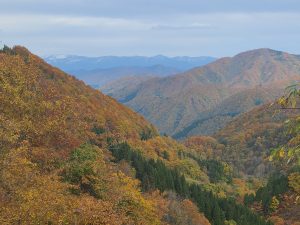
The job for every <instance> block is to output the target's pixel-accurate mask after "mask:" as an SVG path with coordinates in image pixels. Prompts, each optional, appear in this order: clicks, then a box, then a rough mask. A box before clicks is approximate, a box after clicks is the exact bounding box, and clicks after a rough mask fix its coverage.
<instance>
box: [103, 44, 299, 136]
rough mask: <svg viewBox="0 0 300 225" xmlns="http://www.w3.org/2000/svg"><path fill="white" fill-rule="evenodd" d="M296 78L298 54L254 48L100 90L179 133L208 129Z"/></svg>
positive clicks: (273, 94)
mask: <svg viewBox="0 0 300 225" xmlns="http://www.w3.org/2000/svg"><path fill="white" fill-rule="evenodd" d="M299 79H300V57H299V56H297V55H292V54H288V53H285V52H280V51H275V50H271V49H257V50H252V51H248V52H244V53H241V54H238V55H236V56H234V57H226V58H221V59H219V60H217V61H215V62H212V63H210V64H208V65H205V66H202V67H199V68H195V69H192V70H190V71H187V72H184V73H182V74H178V75H174V76H170V77H164V78H155V79H150V80H146V81H143V82H140V83H139V84H138V85H136V86H135V87H132V85H129V86H127V85H126V83H125V84H124V86H121V84H120V85H119V86H118V88H116V89H114V87H113V86H109V87H108V86H106V88H105V89H103V91H104V93H106V94H108V95H110V96H112V97H115V98H116V99H118V100H119V101H121V102H122V103H124V104H126V105H128V106H129V107H131V108H133V109H134V110H135V111H136V112H139V113H141V114H142V115H144V116H145V117H146V118H147V119H149V120H150V121H151V122H152V123H154V124H155V125H156V126H157V127H158V128H159V131H160V132H161V133H166V134H168V135H172V136H174V137H175V138H184V137H186V136H191V135H196V134H213V133H214V132H216V131H217V130H218V129H220V128H222V127H224V126H225V125H226V124H227V123H228V122H229V121H231V120H232V119H233V118H234V117H235V116H237V115H239V114H240V113H243V112H246V111H248V110H250V109H252V108H253V107H255V106H258V105H261V104H264V103H267V102H270V101H272V100H274V99H275V98H277V97H278V96H280V95H281V94H282V92H283V89H284V88H285V87H286V86H288V85H290V84H292V83H293V82H295V81H298V80H299ZM127 87H128V88H127Z"/></svg>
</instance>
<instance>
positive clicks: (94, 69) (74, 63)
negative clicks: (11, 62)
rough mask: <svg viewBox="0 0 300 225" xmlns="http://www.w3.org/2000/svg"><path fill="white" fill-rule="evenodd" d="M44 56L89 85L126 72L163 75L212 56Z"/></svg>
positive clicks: (142, 75)
mask: <svg viewBox="0 0 300 225" xmlns="http://www.w3.org/2000/svg"><path fill="white" fill-rule="evenodd" d="M45 60H46V61H47V62H48V63H49V64H51V65H53V66H56V67H58V68H60V69H62V70H64V71H66V72H68V73H70V74H73V75H75V76H76V77H77V78H78V79H80V80H83V81H84V82H85V83H87V84H89V85H92V86H93V87H97V88H99V87H102V86H103V85H105V84H107V83H109V82H112V81H114V80H117V79H119V78H124V77H127V76H139V77H144V76H157V77H163V76H166V75H173V74H176V73H180V72H183V71H185V70H188V69H191V68H193V67H196V66H202V65H205V64H207V63H210V62H212V61H214V60H215V58H213V57H207V56H202V57H184V56H183V57H167V56H162V55H158V56H153V57H145V56H102V57H84V56H74V55H66V56H63V55H61V56H49V57H46V58H45Z"/></svg>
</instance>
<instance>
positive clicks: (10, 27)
mask: <svg viewBox="0 0 300 225" xmlns="http://www.w3.org/2000/svg"><path fill="white" fill-rule="evenodd" d="M0 41H2V42H1V43H2V44H3V43H5V44H8V45H10V46H11V45H17V44H18V45H24V46H25V47H27V48H29V49H30V50H31V51H33V52H34V53H36V54H39V55H42V56H46V55H52V54H75V55H88V56H102V55H147V56H151V55H157V54H163V55H168V56H182V55H188V56H203V55H210V56H217V57H221V56H231V55H234V54H236V53H238V52H241V51H245V50H250V49H254V48H265V47H268V48H272V49H277V50H283V51H287V52H291V53H296V54H300V1H299V0H147V1H146V0H0Z"/></svg>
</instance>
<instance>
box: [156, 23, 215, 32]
mask: <svg viewBox="0 0 300 225" xmlns="http://www.w3.org/2000/svg"><path fill="white" fill-rule="evenodd" d="M212 27H213V26H212V25H211V24H204V23H191V24H184V25H168V24H162V25H155V26H153V27H152V28H151V29H153V30H164V31H168V30H198V29H211V28H212Z"/></svg>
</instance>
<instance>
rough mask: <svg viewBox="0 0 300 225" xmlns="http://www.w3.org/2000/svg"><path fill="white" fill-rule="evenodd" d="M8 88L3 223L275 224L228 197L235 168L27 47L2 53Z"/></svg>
mask: <svg viewBox="0 0 300 225" xmlns="http://www.w3.org/2000/svg"><path fill="white" fill-rule="evenodd" d="M0 81H1V83H0V100H1V105H0V125H1V126H0V147H1V151H0V209H1V210H0V221H1V223H2V224H118V225H121V224H143V225H147V224H203V225H209V224H215V225H224V224H226V223H228V222H230V223H235V222H236V223H237V224H243V225H254V224H255V225H266V224H268V223H267V222H266V221H265V220H264V219H263V218H262V217H260V216H258V215H257V214H256V213H254V212H253V211H251V210H250V209H248V208H247V207H245V206H243V205H241V204H237V203H236V202H235V201H233V200H231V198H227V194H228V196H231V197H236V196H235V193H234V191H232V190H231V191H229V189H228V192H227V191H226V193H225V192H224V191H223V192H222V193H221V191H220V190H221V189H222V186H223V185H224V182H230V180H231V179H232V173H231V169H230V166H229V165H228V164H226V163H223V162H221V161H218V160H217V159H209V158H206V157H203V158H202V157H200V155H199V154H198V153H197V152H196V151H194V150H193V149H189V148H188V147H186V146H184V145H182V144H180V143H178V142H176V141H174V140H172V139H171V138H168V137H162V136H159V135H158V133H157V131H156V129H155V128H154V127H153V126H152V125H151V124H150V123H149V122H147V121H146V120H145V119H144V118H143V117H142V116H140V115H139V114H137V113H135V112H133V111H132V110H131V109H129V108H127V107H125V106H123V105H121V104H119V103H118V102H117V101H116V100H114V99H112V98H111V97H108V96H105V95H103V94H102V93H101V92H99V91H98V90H95V89H92V88H91V87H89V86H87V85H85V84H84V83H83V82H82V81H79V80H77V79H76V78H74V77H72V76H70V75H68V74H66V73H64V72H62V71H61V70H59V69H57V68H54V67H52V66H50V65H49V64H47V63H45V62H44V61H43V60H42V59H40V58H39V57H37V56H35V55H33V54H31V53H30V52H29V51H28V50H27V49H25V48H23V47H20V46H17V47H14V48H12V49H11V48H8V47H4V48H3V50H1V51H0ZM229 186H230V185H229ZM247 190H248V189H247ZM240 194H241V196H242V195H243V194H245V192H242V193H240ZM220 196H222V198H220ZM241 196H240V197H241Z"/></svg>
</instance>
